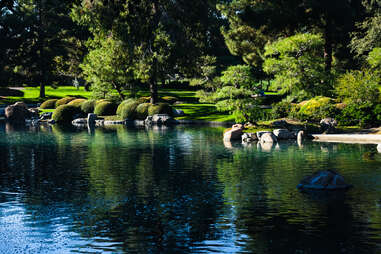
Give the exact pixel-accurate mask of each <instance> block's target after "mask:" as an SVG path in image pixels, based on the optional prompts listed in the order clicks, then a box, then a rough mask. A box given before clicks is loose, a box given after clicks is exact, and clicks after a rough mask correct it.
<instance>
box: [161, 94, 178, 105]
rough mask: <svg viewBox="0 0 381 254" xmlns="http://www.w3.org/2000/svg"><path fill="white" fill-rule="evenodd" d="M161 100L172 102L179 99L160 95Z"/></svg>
mask: <svg viewBox="0 0 381 254" xmlns="http://www.w3.org/2000/svg"><path fill="white" fill-rule="evenodd" d="M161 100H162V101H163V102H167V103H169V104H173V103H175V102H176V101H178V100H179V99H178V98H177V97H174V96H164V97H161Z"/></svg>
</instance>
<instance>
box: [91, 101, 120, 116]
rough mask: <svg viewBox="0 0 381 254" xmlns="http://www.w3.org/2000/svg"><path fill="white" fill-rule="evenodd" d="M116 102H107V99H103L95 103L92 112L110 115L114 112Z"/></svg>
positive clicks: (99, 114)
mask: <svg viewBox="0 0 381 254" xmlns="http://www.w3.org/2000/svg"><path fill="white" fill-rule="evenodd" d="M116 108H117V106H116V104H115V103H112V102H109V101H103V102H101V103H98V104H96V106H95V108H94V114H96V115H98V116H112V115H115V113H116Z"/></svg>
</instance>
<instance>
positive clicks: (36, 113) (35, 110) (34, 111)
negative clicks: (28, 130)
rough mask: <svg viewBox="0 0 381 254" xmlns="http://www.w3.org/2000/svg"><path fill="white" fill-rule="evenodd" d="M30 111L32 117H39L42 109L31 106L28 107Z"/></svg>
mask: <svg viewBox="0 0 381 254" xmlns="http://www.w3.org/2000/svg"><path fill="white" fill-rule="evenodd" d="M28 111H29V112H30V116H31V117H32V118H39V117H40V110H39V109H38V108H30V109H28Z"/></svg>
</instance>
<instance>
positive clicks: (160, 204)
mask: <svg viewBox="0 0 381 254" xmlns="http://www.w3.org/2000/svg"><path fill="white" fill-rule="evenodd" d="M222 131H223V129H221V128H211V127H203V128H202V127H181V126H177V127H174V128H170V129H128V128H126V127H123V126H115V127H109V128H106V129H100V128H99V129H96V130H95V131H87V130H82V131H80V130H72V129H61V128H59V127H58V126H53V127H49V126H41V127H39V128H31V129H23V128H16V127H13V126H10V125H0V253H68V252H79V253H259V254H262V253H263V254H267V253H298V254H306V253H319V254H320V253H334V254H337V253H356V254H358V253H367V254H369V253H381V154H372V153H373V151H376V148H375V145H354V144H353V145H352V144H333V143H316V142H305V143H303V144H302V145H298V144H296V143H295V142H282V143H280V144H278V145H277V146H273V147H271V146H270V147H261V146H257V145H256V144H253V145H251V146H242V145H241V144H224V143H223V142H222ZM322 169H333V170H336V171H338V172H339V173H340V174H342V175H343V176H344V178H345V179H346V181H347V182H348V183H351V184H353V185H354V188H353V189H351V190H349V191H347V192H346V193H342V192H339V193H337V192H330V193H329V194H326V195H324V194H311V193H310V194H308V193H301V192H299V191H298V190H297V189H296V185H297V184H298V183H299V181H300V180H301V179H302V178H303V177H304V176H306V175H308V174H311V173H312V172H314V171H316V170H322Z"/></svg>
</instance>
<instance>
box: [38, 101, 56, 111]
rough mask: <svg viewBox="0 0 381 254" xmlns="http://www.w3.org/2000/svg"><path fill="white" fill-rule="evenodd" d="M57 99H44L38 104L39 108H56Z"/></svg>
mask: <svg viewBox="0 0 381 254" xmlns="http://www.w3.org/2000/svg"><path fill="white" fill-rule="evenodd" d="M57 101H58V99H50V100H46V101H44V102H43V103H42V104H41V105H40V109H54V108H56V102H57Z"/></svg>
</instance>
